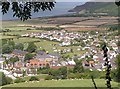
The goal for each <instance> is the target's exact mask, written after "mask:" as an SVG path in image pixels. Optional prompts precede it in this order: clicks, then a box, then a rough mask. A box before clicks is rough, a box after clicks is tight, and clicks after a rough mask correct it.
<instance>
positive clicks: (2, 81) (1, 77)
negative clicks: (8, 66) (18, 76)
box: [0, 72, 7, 85]
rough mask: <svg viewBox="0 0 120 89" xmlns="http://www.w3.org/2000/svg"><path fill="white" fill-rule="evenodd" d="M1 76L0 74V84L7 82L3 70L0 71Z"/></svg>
mask: <svg viewBox="0 0 120 89" xmlns="http://www.w3.org/2000/svg"><path fill="white" fill-rule="evenodd" d="M0 74H1V76H0V79H1V81H0V85H6V84H7V79H6V77H5V74H4V73H3V72H0Z"/></svg>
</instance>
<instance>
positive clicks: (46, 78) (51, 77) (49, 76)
mask: <svg viewBox="0 0 120 89" xmlns="http://www.w3.org/2000/svg"><path fill="white" fill-rule="evenodd" d="M52 79H53V76H51V75H48V76H46V77H45V80H52Z"/></svg>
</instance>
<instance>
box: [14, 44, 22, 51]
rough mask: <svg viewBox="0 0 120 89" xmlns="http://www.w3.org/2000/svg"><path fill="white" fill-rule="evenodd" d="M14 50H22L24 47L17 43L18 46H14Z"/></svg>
mask: <svg viewBox="0 0 120 89" xmlns="http://www.w3.org/2000/svg"><path fill="white" fill-rule="evenodd" d="M15 49H18V50H23V49H24V45H23V44H22V43H18V44H16V45H15Z"/></svg>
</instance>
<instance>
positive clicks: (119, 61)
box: [115, 54, 120, 82]
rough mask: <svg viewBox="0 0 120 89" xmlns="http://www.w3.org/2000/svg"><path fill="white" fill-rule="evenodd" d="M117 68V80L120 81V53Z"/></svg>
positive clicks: (117, 58)
mask: <svg viewBox="0 0 120 89" xmlns="http://www.w3.org/2000/svg"><path fill="white" fill-rule="evenodd" d="M115 62H116V65H117V69H116V70H115V80H116V81H117V82H120V54H119V55H118V56H117V57H116V61H115Z"/></svg>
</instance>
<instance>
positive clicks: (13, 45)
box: [8, 41, 15, 49]
mask: <svg viewBox="0 0 120 89" xmlns="http://www.w3.org/2000/svg"><path fill="white" fill-rule="evenodd" d="M8 45H11V46H12V48H13V49H14V47H15V42H14V41H8Z"/></svg>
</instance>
